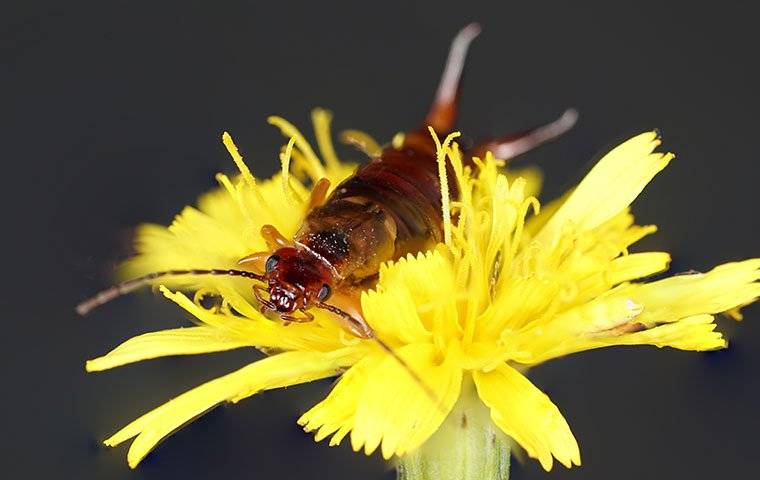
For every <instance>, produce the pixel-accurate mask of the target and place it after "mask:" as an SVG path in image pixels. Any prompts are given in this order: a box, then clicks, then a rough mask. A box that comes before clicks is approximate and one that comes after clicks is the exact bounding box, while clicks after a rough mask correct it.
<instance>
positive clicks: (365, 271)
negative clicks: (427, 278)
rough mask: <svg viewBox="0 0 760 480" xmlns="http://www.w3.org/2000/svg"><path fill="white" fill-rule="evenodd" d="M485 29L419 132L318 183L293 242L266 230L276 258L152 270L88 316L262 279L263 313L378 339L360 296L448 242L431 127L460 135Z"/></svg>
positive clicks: (259, 255) (470, 35)
mask: <svg viewBox="0 0 760 480" xmlns="http://www.w3.org/2000/svg"><path fill="white" fill-rule="evenodd" d="M479 32H480V27H479V26H478V25H477V24H470V25H468V26H467V27H465V28H464V29H462V30H461V31H460V32H459V33H458V34H457V35H456V37H455V38H454V40H453V42H452V45H451V49H450V51H449V55H448V59H447V62H446V66H445V68H444V71H443V75H442V78H441V80H440V84H439V86H438V90H437V92H436V95H435V98H434V100H433V103H432V106H431V108H430V110H429V112H428V113H427V115H426V117H425V118H424V121H423V122H422V125H421V126H420V127H418V128H416V129H414V130H411V131H409V132H407V133H405V134H404V135H403V137H402V138H403V140H402V141H401V142H394V145H390V146H387V147H385V148H383V149H381V150H380V151H376V150H370V149H365V153H366V154H367V155H368V156H369V157H370V158H369V160H368V161H367V162H366V163H365V164H363V165H362V166H360V167H359V168H358V169H357V170H356V172H355V173H354V174H353V175H352V176H350V177H348V178H347V179H346V180H344V181H343V182H342V183H340V184H339V185H337V186H336V187H335V188H334V189H333V190H332V192H331V193H330V194H329V195H328V192H329V191H330V184H329V183H330V182H329V181H328V180H327V179H322V180H320V181H318V182H316V183H315V185H314V186H313V190H312V193H311V198H310V200H309V203H308V207H309V211H308V213H307V214H306V216H305V218H304V219H303V222H302V224H301V226H300V229H299V230H298V231H297V233H296V234H295V236H294V237H293V238H292V239H288V238H285V237H284V236H283V235H281V234H280V233H279V232H278V231H277V230H276V229H275V227H273V226H271V225H267V226H265V227H263V228H262V230H261V235H262V237H263V238H264V240H265V241H266V243H267V246H268V251H264V252H253V253H251V254H250V255H247V256H245V257H244V258H242V259H240V261H239V262H238V263H239V269H233V270H229V269H206V270H200V269H197V270H170V271H164V272H155V273H151V274H148V275H145V276H143V277H139V278H136V279H132V280H128V281H126V282H123V283H121V284H118V285H115V286H113V287H111V288H109V289H107V290H104V291H103V292H101V293H99V294H97V295H95V296H94V297H92V298H91V299H88V300H86V301H84V302H82V303H81V304H79V306H78V307H77V311H78V312H79V313H80V314H86V313H87V312H89V311H90V310H92V309H93V308H96V307H98V306H100V305H102V304H104V303H106V302H108V301H110V300H112V299H114V298H116V297H118V296H120V295H122V294H125V293H128V292H131V291H133V290H135V289H137V288H138V287H140V286H142V285H145V284H147V283H151V282H152V281H154V280H156V279H158V278H160V277H167V276H179V275H227V276H238V277H244V278H248V279H250V280H252V281H253V282H254V284H253V286H252V288H253V293H254V295H255V296H256V298H257V299H258V301H259V304H260V308H261V310H262V311H264V312H267V311H268V312H274V313H276V314H277V315H279V317H280V318H281V319H282V320H284V321H287V322H308V321H311V320H312V319H313V318H314V317H313V315H312V313H310V310H311V309H312V308H317V309H322V310H326V311H329V312H331V313H332V314H334V315H335V318H336V320H337V321H338V322H340V324H341V325H342V327H343V328H344V329H345V330H347V331H349V332H350V333H352V334H353V335H355V336H357V337H360V338H366V339H369V338H375V339H376V337H375V335H374V332H373V330H372V328H371V327H370V326H369V325H368V324H367V322H366V321H365V320H364V318H363V316H362V311H361V304H360V295H361V292H362V291H363V290H366V289H368V288H372V287H373V285H374V283H375V282H376V280H377V277H378V271H379V269H380V265H381V264H383V263H384V262H389V261H393V260H397V259H399V258H401V257H403V256H405V255H407V254H409V253H416V252H420V251H424V250H427V249H429V248H432V247H433V246H434V245H435V244H437V243H439V242H442V241H443V239H444V226H443V225H444V222H443V208H442V191H441V181H440V176H439V165H438V160H437V157H436V145H435V142H434V140H433V138H432V137H431V135H430V132H429V130H428V129H429V128H430V129H432V130H433V131H434V132H435V133H436V134H437V135H446V134H448V133H450V132H451V131H452V129H453V128H454V123H455V119H456V116H457V109H458V102H459V90H460V79H461V76H462V71H463V67H464V64H465V57H466V53H467V50H468V48H469V46H470V43H471V42H472V40H473V39H474V38H475V37H476V36H477V35H478V34H479ZM576 117H577V114H576V112H575V111H574V110H568V111H566V112H565V113H564V114H563V115H562V116H561V117H559V118H558V119H557V120H555V121H553V122H551V123H549V124H547V125H542V126H539V127H537V128H532V129H528V130H525V131H522V132H519V133H517V134H511V135H507V136H504V137H501V138H493V139H489V140H487V141H484V142H482V143H480V144H477V145H475V146H473V147H472V148H470V149H468V150H466V151H465V152H464V153H465V154H464V155H463V158H466V159H470V158H472V157H473V156H482V155H484V154H485V152H486V151H490V152H492V153H493V154H494V156H495V157H497V158H500V159H503V160H508V159H510V158H512V157H515V156H517V155H520V154H522V153H524V152H526V151H528V150H531V149H533V148H535V147H537V146H538V145H540V144H542V143H544V142H546V141H548V140H551V139H553V138H556V137H557V136H559V135H561V134H562V133H564V132H565V131H567V130H568V129H569V128H571V127H572V126H573V124H574V123H575V121H576ZM359 147H361V145H359ZM472 166H473V167H474V165H472ZM449 178H453V175H449ZM446 188H447V189H448V196H449V198H451V199H456V198H457V195H458V191H457V190H458V189H457V185H456V184H455V182H449V184H448V185H447V186H446ZM376 340H377V341H378V343H379V344H380V345H381V346H383V347H384V348H385V349H386V350H389V351H390V349H389V348H388V347H387V346H385V344H384V343H383V342H382V341H380V340H379V339H376ZM391 353H392V352H391ZM394 356H395V355H394Z"/></svg>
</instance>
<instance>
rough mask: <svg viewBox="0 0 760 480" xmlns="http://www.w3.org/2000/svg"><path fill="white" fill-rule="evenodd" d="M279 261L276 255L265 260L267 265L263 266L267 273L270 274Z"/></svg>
mask: <svg viewBox="0 0 760 480" xmlns="http://www.w3.org/2000/svg"><path fill="white" fill-rule="evenodd" d="M279 261H280V257H278V256H277V255H272V256H271V257H269V258H267V264H266V266H265V268H266V271H267V273H272V271H273V270H274V269H275V268H277V263H278V262H279Z"/></svg>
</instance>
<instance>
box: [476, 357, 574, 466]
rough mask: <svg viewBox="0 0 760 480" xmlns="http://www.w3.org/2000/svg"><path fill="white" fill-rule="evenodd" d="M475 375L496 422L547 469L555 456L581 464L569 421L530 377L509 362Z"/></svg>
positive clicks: (568, 462)
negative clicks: (526, 376)
mask: <svg viewBox="0 0 760 480" xmlns="http://www.w3.org/2000/svg"><path fill="white" fill-rule="evenodd" d="M473 377H474V379H475V385H476V386H477V389H478V395H479V396H480V398H481V399H482V400H483V402H484V403H485V404H486V405H487V406H488V407H489V408H490V409H491V418H492V419H493V421H494V423H495V424H496V425H497V426H498V427H499V428H501V429H502V430H503V431H504V432H505V433H506V434H507V435H509V436H510V437H512V438H513V439H515V440H516V441H517V442H518V443H519V444H520V445H522V447H523V448H525V451H526V452H528V455H530V456H531V457H533V458H536V459H538V461H539V462H541V466H543V467H544V469H546V470H547V471H548V470H551V468H552V463H553V462H552V455H553V456H554V457H556V458H557V460H559V461H560V463H562V464H563V465H565V466H566V467H568V468H570V467H571V466H572V465H573V464H575V465H580V464H581V458H580V452H579V450H578V443H577V442H576V441H575V437H574V436H573V433H572V432H571V431H570V427H569V426H568V424H567V421H565V419H564V417H563V416H562V414H561V413H560V411H559V409H557V407H556V406H555V405H554V404H553V403H552V401H551V400H550V399H549V397H547V396H546V395H545V394H544V393H543V392H542V391H540V390H539V389H538V388H536V387H535V386H534V385H533V384H532V383H531V382H530V381H529V380H528V379H527V378H525V377H524V376H523V375H522V374H520V373H519V372H518V371H517V370H515V369H514V368H512V367H510V366H508V365H506V364H502V365H500V366H499V367H497V368H496V369H495V370H493V371H491V372H489V373H483V372H478V371H476V372H475V373H474V374H473Z"/></svg>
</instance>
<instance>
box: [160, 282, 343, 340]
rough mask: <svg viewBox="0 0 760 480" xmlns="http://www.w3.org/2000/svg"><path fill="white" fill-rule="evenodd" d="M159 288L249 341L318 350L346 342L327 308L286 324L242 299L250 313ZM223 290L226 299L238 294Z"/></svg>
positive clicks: (209, 321) (241, 307)
mask: <svg viewBox="0 0 760 480" xmlns="http://www.w3.org/2000/svg"><path fill="white" fill-rule="evenodd" d="M160 290H161V292H162V293H163V294H164V296H166V297H167V298H168V299H169V300H172V301H173V302H175V303H177V304H178V305H179V306H180V307H182V308H184V309H185V310H187V311H188V312H189V313H190V314H192V315H193V316H194V317H195V318H197V319H198V320H200V321H201V322H203V323H204V324H205V325H208V326H210V327H214V328H216V329H218V330H219V331H220V332H228V334H230V335H235V336H238V337H240V338H245V339H246V340H247V341H248V342H249V343H248V344H249V345H253V346H256V347H267V348H276V349H283V350H317V351H325V350H332V349H336V348H341V347H343V346H344V345H343V343H342V342H341V339H340V328H339V327H338V325H337V323H336V322H335V321H334V320H333V319H332V318H327V317H328V315H327V314H326V313H324V312H315V320H314V322H308V323H294V324H290V325H284V324H283V323H282V322H279V321H272V320H268V319H266V318H265V317H264V316H263V315H262V314H260V313H259V312H258V311H256V310H255V309H253V307H252V306H250V305H249V306H247V307H246V308H245V309H244V305H240V304H242V303H243V302H242V301H239V302H236V303H235V304H234V306H235V307H236V309H238V310H239V311H241V312H246V311H247V313H249V314H250V315H251V316H250V317H239V316H236V315H232V314H229V313H217V312H215V311H212V310H207V309H205V308H201V307H200V306H198V305H197V304H195V303H193V302H192V301H191V300H190V299H189V298H187V297H186V296H185V295H184V294H182V293H180V292H174V293H172V292H171V291H170V290H169V289H167V288H166V287H164V286H161V287H160ZM222 291H223V292H224V293H225V294H226V298H227V299H230V300H234V299H235V298H237V297H235V296H234V295H233V293H232V291H226V290H222ZM238 300H239V298H238Z"/></svg>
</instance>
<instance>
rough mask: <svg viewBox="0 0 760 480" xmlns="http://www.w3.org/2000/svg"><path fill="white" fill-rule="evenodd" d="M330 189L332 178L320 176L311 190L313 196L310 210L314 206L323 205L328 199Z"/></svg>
mask: <svg viewBox="0 0 760 480" xmlns="http://www.w3.org/2000/svg"><path fill="white" fill-rule="evenodd" d="M329 189H330V180H328V179H327V178H320V179H319V181H318V182H317V183H316V185H314V188H313V189H312V190H311V197H309V210H311V209H312V208H314V207H321V206H322V205H323V204H324V203H325V200H326V199H327V191H328V190H329Z"/></svg>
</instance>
